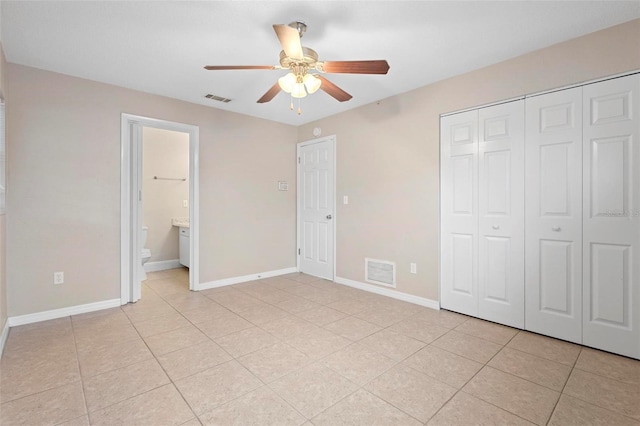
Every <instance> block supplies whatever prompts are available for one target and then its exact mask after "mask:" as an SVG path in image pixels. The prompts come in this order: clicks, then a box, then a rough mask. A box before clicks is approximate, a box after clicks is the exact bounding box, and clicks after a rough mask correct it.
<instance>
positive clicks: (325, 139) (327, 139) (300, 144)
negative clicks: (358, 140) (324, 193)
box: [296, 135, 338, 281]
mask: <svg viewBox="0 0 640 426" xmlns="http://www.w3.org/2000/svg"><path fill="white" fill-rule="evenodd" d="M321 142H330V143H331V144H332V145H333V213H332V216H333V247H332V250H333V271H331V273H332V275H333V278H332V281H335V279H336V266H337V265H336V263H337V262H336V259H337V258H336V230H337V228H338V226H337V224H338V213H337V210H338V209H337V207H338V206H337V203H336V192H337V191H336V187H337V185H336V181H337V179H336V175H337V164H338V162H337V158H338V152H337V149H336V147H337V143H336V142H337V140H336V135H328V136H324V137H321V138H317V139H310V140H307V141H303V142H298V143H297V145H296V245H297V253H296V269H297V270H298V272H300V251H301V245H300V235H301V232H300V213H301V212H300V148H302V147H304V146H307V145H313V144H316V143H321Z"/></svg>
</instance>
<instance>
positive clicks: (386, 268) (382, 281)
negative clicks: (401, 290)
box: [364, 258, 396, 288]
mask: <svg viewBox="0 0 640 426" xmlns="http://www.w3.org/2000/svg"><path fill="white" fill-rule="evenodd" d="M364 279H365V280H366V281H367V282H370V283H373V284H379V285H384V286H387V287H393V288H395V287H396V264H395V263H394V262H389V261H387V260H377V259H369V258H365V259H364Z"/></svg>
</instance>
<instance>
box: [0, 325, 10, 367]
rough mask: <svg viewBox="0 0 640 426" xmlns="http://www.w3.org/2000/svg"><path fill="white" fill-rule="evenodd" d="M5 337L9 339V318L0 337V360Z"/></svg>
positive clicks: (5, 340) (5, 341)
mask: <svg viewBox="0 0 640 426" xmlns="http://www.w3.org/2000/svg"><path fill="white" fill-rule="evenodd" d="M7 337H9V318H7V319H6V321H5V322H4V327H2V335H0V358H1V357H2V352H4V344H5V343H7Z"/></svg>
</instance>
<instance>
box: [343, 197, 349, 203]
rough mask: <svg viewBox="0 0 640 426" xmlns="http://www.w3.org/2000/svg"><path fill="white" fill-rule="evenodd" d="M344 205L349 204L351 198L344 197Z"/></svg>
mask: <svg viewBox="0 0 640 426" xmlns="http://www.w3.org/2000/svg"><path fill="white" fill-rule="evenodd" d="M342 204H349V196H348V195H345V196H343V197H342Z"/></svg>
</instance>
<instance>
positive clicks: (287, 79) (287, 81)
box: [278, 72, 297, 93]
mask: <svg viewBox="0 0 640 426" xmlns="http://www.w3.org/2000/svg"><path fill="white" fill-rule="evenodd" d="M296 80H297V79H296V76H295V74H293V73H291V72H290V73H288V74H287V75H284V76H282V77H280V78H279V79H278V85H279V86H280V88H281V89H282V90H284V91H285V92H287V93H291V91H292V90H293V86H294V84H296Z"/></svg>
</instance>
